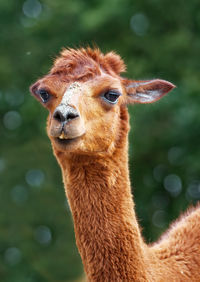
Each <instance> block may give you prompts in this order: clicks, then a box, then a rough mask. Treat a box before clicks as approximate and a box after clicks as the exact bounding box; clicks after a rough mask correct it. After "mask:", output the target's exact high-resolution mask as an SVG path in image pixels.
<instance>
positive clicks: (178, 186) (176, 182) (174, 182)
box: [164, 174, 182, 197]
mask: <svg viewBox="0 0 200 282" xmlns="http://www.w3.org/2000/svg"><path fill="white" fill-rule="evenodd" d="M164 187H165V189H166V190H167V191H168V192H169V193H170V194H171V196H173V197H177V196H178V195H179V194H180V193H181V190H182V181H181V179H180V177H179V176H178V175H176V174H170V175H168V176H166V177H165V179H164Z"/></svg>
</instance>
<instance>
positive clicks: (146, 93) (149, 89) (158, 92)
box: [123, 79, 175, 104]
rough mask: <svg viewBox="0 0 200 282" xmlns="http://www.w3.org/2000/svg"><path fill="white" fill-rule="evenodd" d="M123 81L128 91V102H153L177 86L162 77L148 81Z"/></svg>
mask: <svg viewBox="0 0 200 282" xmlns="http://www.w3.org/2000/svg"><path fill="white" fill-rule="evenodd" d="M123 83H124V86H125V89H126V93H127V104H131V103H140V104H145V103H153V102H155V101H157V100H159V99H160V98H161V97H162V96H164V95H165V94H167V93H168V92H169V91H171V90H172V89H173V88H174V87H175V85H173V84H172V83H170V82H168V81H166V80H161V79H153V80H146V81H135V80H124V82H123Z"/></svg>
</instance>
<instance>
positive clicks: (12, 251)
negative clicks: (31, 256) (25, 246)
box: [4, 247, 21, 265]
mask: <svg viewBox="0 0 200 282" xmlns="http://www.w3.org/2000/svg"><path fill="white" fill-rule="evenodd" d="M4 259H5V262H6V263H7V264H9V265H15V264H17V263H19V262H20V260H21V251H20V250H19V249H18V248H15V247H11V248H8V249H7V250H6V251H5V254H4Z"/></svg>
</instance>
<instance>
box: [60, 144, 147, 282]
mask: <svg viewBox="0 0 200 282" xmlns="http://www.w3.org/2000/svg"><path fill="white" fill-rule="evenodd" d="M125 147H126V148H127V146H125ZM124 150H125V151H123V152H122V151H121V152H118V153H119V154H118V153H116V154H113V155H112V156H110V157H107V158H105V157H104V158H101V157H90V156H87V157H81V156H71V157H70V158H68V157H66V158H65V159H63V158H62V162H61V160H59V162H60V164H61V167H62V171H63V177H64V183H65V190H66V195H67V198H68V201H69V204H70V207H71V212H72V216H73V220H74V228H75V235H76V242H77V246H78V249H79V252H80V254H81V257H82V261H83V264H84V268H85V271H86V273H87V276H88V279H89V281H129V280H132V281H133V279H134V280H135V281H146V274H145V271H146V269H145V266H144V265H145V262H144V246H145V245H144V243H143V240H142V237H141V235H140V231H139V227H138V224H137V220H136V217H135V213H134V204H133V200H132V195H131V189H130V181H129V175H128V160H127V149H124ZM114 155H115V156H114ZM119 156H120V157H119Z"/></svg>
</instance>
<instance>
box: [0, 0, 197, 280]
mask: <svg viewBox="0 0 200 282" xmlns="http://www.w3.org/2000/svg"><path fill="white" fill-rule="evenodd" d="M199 35H200V2H199V0H191V1H180V0H175V1H170V0H163V1H161V0H151V1H139V0H135V1H132V0H101V1H100V0H99V1H97V0H96V1H95V0H93V1H92V0H87V1H81V0H57V1H55V0H26V1H24V0H23V1H22V0H18V1H14V0H11V1H6V0H0V117H1V118H0V207H1V213H0V281H3V282H46V281H58V282H59V281H73V280H74V279H78V277H80V276H81V274H82V266H81V261H80V257H79V254H78V251H77V249H76V246H75V241H74V233H73V223H72V219H71V215H70V211H69V208H68V205H67V201H66V199H65V194H64V189H63V184H62V180H61V172H60V168H59V167H58V165H57V163H56V160H55V158H54V157H53V154H52V150H51V146H50V142H49V140H48V138H47V136H46V132H45V123H46V117H47V112H46V111H45V110H44V109H43V108H42V107H41V106H40V105H39V103H38V102H36V101H35V100H34V98H33V97H31V96H30V95H29V90H28V87H29V85H30V84H31V83H33V82H34V81H35V80H36V79H37V78H38V77H40V76H42V75H44V74H46V73H47V71H48V70H49V68H50V66H51V64H52V59H53V58H55V56H56V55H57V54H58V52H59V51H60V50H61V48H62V47H64V46H69V47H79V46H87V45H88V44H89V45H91V44H93V43H96V44H97V45H98V46H99V47H100V49H101V50H102V51H103V52H106V51H110V50H115V51H116V52H118V53H119V54H120V55H121V56H122V58H123V59H124V60H125V62H126V63H127V69H128V72H127V77H129V78H134V79H150V78H157V77H159V78H163V79H166V80H169V81H171V82H173V83H175V84H176V85H177V88H176V89H175V90H174V91H173V92H172V93H170V94H168V95H167V96H166V97H164V98H163V99H162V100H161V101H159V102H157V103H155V104H152V105H135V106H133V107H130V108H129V110H130V113H131V127H132V130H131V132H130V170H131V180H132V186H133V187H134V195H135V201H136V209H137V214H138V217H139V221H140V224H141V226H142V227H143V235H144V236H145V238H146V240H147V242H151V241H153V240H155V239H157V238H158V237H159V235H160V234H161V233H162V232H163V231H164V230H165V229H166V228H167V227H168V226H169V222H171V221H172V220H174V219H175V218H176V217H177V216H178V215H179V214H180V211H183V210H185V209H186V207H187V206H188V205H191V204H192V203H193V204H195V203H196V202H197V201H198V200H199V199H200V163H199V160H200V146H199V140H200V114H199V112H200V60H199V54H200V36H199Z"/></svg>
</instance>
